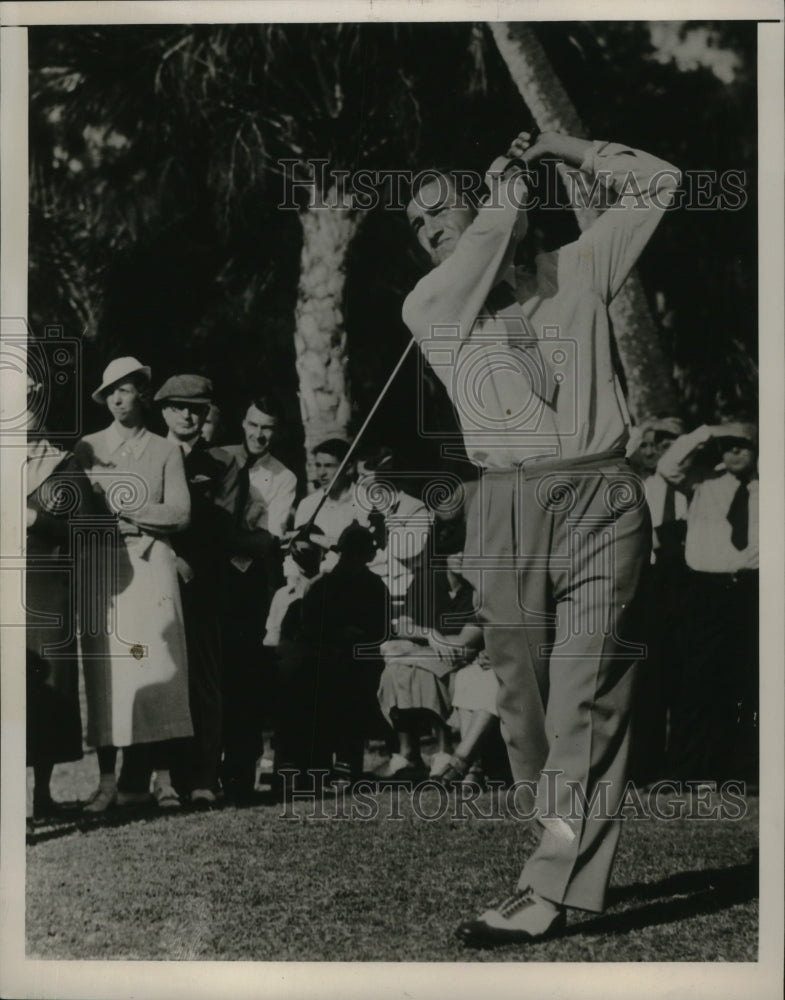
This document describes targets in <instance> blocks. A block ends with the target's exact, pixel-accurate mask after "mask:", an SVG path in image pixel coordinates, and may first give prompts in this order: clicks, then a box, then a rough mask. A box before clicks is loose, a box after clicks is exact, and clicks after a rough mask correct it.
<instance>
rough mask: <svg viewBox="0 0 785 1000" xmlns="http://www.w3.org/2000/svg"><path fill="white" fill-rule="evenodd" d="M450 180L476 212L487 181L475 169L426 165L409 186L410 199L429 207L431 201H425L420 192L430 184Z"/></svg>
mask: <svg viewBox="0 0 785 1000" xmlns="http://www.w3.org/2000/svg"><path fill="white" fill-rule="evenodd" d="M445 181H447V182H449V183H450V184H451V185H452V187H453V188H454V190H455V191H456V192H457V193H458V194H459V195H464V196H465V197H466V200H467V202H468V203H469V205H470V206H471V207H472V208H473V209H474V211H475V212H476V211H477V209H478V208H479V205H480V198H481V197H482V195H483V194H484V193H485V190H486V189H485V182H484V180H483V178H482V177H481V176H480V175H479V174H477V173H476V172H475V171H473V170H451V169H448V168H445V167H439V166H436V167H426V168H425V169H423V170H420V171H418V172H417V173H416V174H415V175H414V177H413V178H412V183H411V186H410V188H409V201H414V202H416V203H417V204H418V205H421V207H423V208H427V207H428V205H429V203H427V202H423V200H422V199H421V197H420V192H421V191H422V189H423V188H424V187H426V186H427V185H428V184H433V183H434V182H436V183H442V184H443V183H444V182H445Z"/></svg>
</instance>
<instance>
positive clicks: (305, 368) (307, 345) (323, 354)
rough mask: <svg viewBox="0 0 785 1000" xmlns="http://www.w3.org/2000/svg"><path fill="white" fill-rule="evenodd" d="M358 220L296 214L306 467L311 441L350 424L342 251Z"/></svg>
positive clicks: (345, 212) (315, 212) (342, 213)
mask: <svg viewBox="0 0 785 1000" xmlns="http://www.w3.org/2000/svg"><path fill="white" fill-rule="evenodd" d="M325 202H326V204H328V205H331V204H332V205H334V204H335V192H333V191H331V192H328V193H327V195H326V196H325ZM362 218H363V215H362V213H359V212H357V211H354V210H352V209H350V208H338V207H333V208H321V209H317V208H306V209H304V210H303V211H302V212H301V213H300V221H301V224H302V229H303V243H302V250H301V253H300V279H299V284H298V286H297V304H296V307H295V331H294V344H295V354H296V367H297V376H298V378H299V383H300V393H299V394H300V413H301V415H302V421H303V430H304V432H305V449H306V465H307V466H310V460H311V449H312V448H313V447H314V445H316V444H318V443H319V442H320V441H324V440H326V439H327V438H330V437H343V438H345V437H346V435H347V431H348V427H349V418H350V416H351V403H350V398H349V389H348V378H347V362H348V358H347V353H346V329H345V327H344V321H343V292H344V285H345V283H346V256H347V252H348V249H349V245H350V244H351V241H352V238H353V237H354V235H355V233H356V232H357V230H358V228H359V226H360V223H361V221H362ZM309 481H310V475H309Z"/></svg>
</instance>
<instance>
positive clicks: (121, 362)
mask: <svg viewBox="0 0 785 1000" xmlns="http://www.w3.org/2000/svg"><path fill="white" fill-rule="evenodd" d="M134 372H141V373H142V374H143V375H144V376H145V378H146V379H147V381H148V382H149V381H150V378H151V376H152V371H151V370H150V368H149V367H148V366H147V365H143V364H142V363H141V361H137V360H136V358H115V359H114V361H110V362H109V364H108V365H107V366H106V368H104V375H103V378H102V379H101V384H100V385H99V386H98V388H97V389H96V390H95V392H94V393H92V398H93V399H94V400H95V402H96V403H105V402H106V400H105V398H104V396H105V393H106V390H107V389H108V388H109V387H110V386H112V385H114V383H115V382H120V381H121V380H122V379H125V378H128V376H129V375H133V374H134Z"/></svg>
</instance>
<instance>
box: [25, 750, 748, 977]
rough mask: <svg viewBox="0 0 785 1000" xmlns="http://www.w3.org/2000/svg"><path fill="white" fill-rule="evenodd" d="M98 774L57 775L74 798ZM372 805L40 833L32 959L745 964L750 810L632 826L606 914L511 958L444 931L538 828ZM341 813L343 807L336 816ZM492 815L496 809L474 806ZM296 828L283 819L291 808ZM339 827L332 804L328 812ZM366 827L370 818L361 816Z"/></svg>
mask: <svg viewBox="0 0 785 1000" xmlns="http://www.w3.org/2000/svg"><path fill="white" fill-rule="evenodd" d="M95 773H96V769H95V760H94V758H93V757H92V755H91V756H90V757H88V758H86V760H85V761H82V762H80V763H79V764H77V765H72V766H69V767H64V766H63V767H60V768H58V769H57V770H56V774H55V781H54V784H53V789H54V793H55V796H56V797H59V798H69V797H70V798H77V797H80V798H85V797H86V796H87V794H88V792H89V791H90V790H91V788H92V787H93V782H94V780H95ZM390 801H391V799H390V795H389V793H387V792H382V793H380V794H379V796H378V802H379V806H380V808H379V810H378V815H376V816H375V817H374V818H371V819H367V820H358V819H337V818H328V819H318V818H315V817H314V816H313V812H314V809H313V806H311V805H309V804H298V805H297V806H295V807H294V812H295V813H296V815H295V817H294V818H288V819H287V818H283V813H284V812H285V811H286V810H285V808H284V807H283V806H282V805H280V804H278V805H275V804H272V803H270V804H261V805H258V806H253V807H251V808H246V809H235V808H229V807H227V808H223V809H219V810H216V811H214V812H211V813H188V812H179V813H177V814H174V815H172V814H167V815H158V814H155V813H150V812H149V811H148V812H144V811H142V812H139V811H137V812H128V811H126V810H115V811H114V812H113V813H110V814H108V816H107V819H106V820H100V819H99V820H89V821H83V820H78V821H76V822H74V821H70V822H68V821H62V822H60V821H58V822H57V823H55V824H52V823H49V824H44V823H41V824H39V823H36V824H35V825H34V826H31V827H30V830H29V833H28V849H27V911H26V914H27V916H26V920H27V952H28V956H29V957H31V958H58V959H73V958H80V959H107V958H116V959H212V960H221V959H244V960H256V961H271V960H275V961H281V960H296V961H310V960H334V961H397V960H401V961H494V962H496V961H521V960H526V961H541V962H548V961H575V962H580V961H722V960H724V961H755V959H756V957H757V919H758V909H757V895H758V871H757V860H756V857H757V852H756V847H757V837H758V808H757V799H756V798H750V799H748V812H747V815H746V816H745V817H744V818H743V819H740V820H735V821H734V820H731V819H722V820H698V819H686V818H682V819H677V820H670V821H656V820H653V819H647V820H635V821H630V822H628V823H627V824H626V828H625V831H624V833H623V836H622V840H621V845H620V848H619V852H618V855H617V863H616V868H615V871H614V879H613V884H612V888H611V894H610V898H609V906H608V908H607V910H606V912H605V913H603V914H601V915H597V914H588V913H586V914H577V913H573V914H572V915H571V919H570V924H569V926H568V929H567V934H566V936H565V937H564V938H561V939H559V940H557V941H550V942H544V943H543V944H541V945H537V946H534V947H531V948H529V949H525V950H522V949H521V948H520V947H515V946H509V947H506V948H502V949H496V950H495V951H492V952H491V951H487V952H486V951H479V952H476V951H467V950H464V948H463V947H462V946H461V945H459V944H458V943H457V942H454V941H453V939H452V932H453V929H454V926H455V924H456V923H457V922H458V921H459V920H461V919H464V918H466V917H471V916H473V915H474V914H475V913H476V912H478V911H480V910H481V909H483V908H484V906H485V905H486V904H487V903H488V902H489V901H490V900H491V899H492V898H493V897H494V896H496V895H497V894H506V892H507V891H508V890H509V889H510V888H511V887H512V886H513V885H514V883H515V880H516V879H517V875H518V872H519V870H520V867H521V864H522V862H523V860H524V859H525V856H526V854H527V851H528V850H529V848H530V847H531V846H532V844H533V843H534V842H535V838H536V835H537V834H536V829H535V826H534V824H533V823H531V822H523V821H517V820H514V819H512V818H506V819H503V820H499V819H478V818H465V819H456V818H454V817H453V816H452V815H451V814H452V812H453V810H451V809H445V808H442V809H440V804H441V803H440V800H439V798H438V793H437V792H435V791H430V792H428V793H426V795H425V796H424V797H423V798H422V800H420V801H419V805H420V806H421V810H420V811H421V812H422V811H429V812H432V813H440V815H439V818H437V819H435V820H432V821H428V820H425V819H423V818H420V817H419V816H418V815H417V813H416V811H415V809H414V808H413V803H412V799H411V797H407V796H402V797H401V799H400V814H401V818H400V819H390V818H389V814H390V812H391V809H390ZM349 802H350V800H349V799H347V800H346V805H347V808H348V805H349ZM477 805H478V807H479V808H480V809H481V810H482V811H483V812H484V813H486V814H488V813H491V811H492V810H491V797H490V796H489V795H488V794H487V793H486V794H485V795H484V796H483V797H482V798H480V799H479V800H478V801H477ZM289 811H290V812H291V807H290V809H289ZM325 811H326V812H327V813H328V815H334V813H335V811H336V807H335V804H334V801H333V800H328V801H327V803H326V804H325ZM363 811H364V812H370V808H369V807H368V806H364V807H363Z"/></svg>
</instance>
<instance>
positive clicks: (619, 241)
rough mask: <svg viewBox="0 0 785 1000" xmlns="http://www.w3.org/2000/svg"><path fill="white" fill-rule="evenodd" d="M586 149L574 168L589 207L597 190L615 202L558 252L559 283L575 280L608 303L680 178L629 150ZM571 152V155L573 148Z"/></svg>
mask: <svg viewBox="0 0 785 1000" xmlns="http://www.w3.org/2000/svg"><path fill="white" fill-rule="evenodd" d="M557 138H558V137H557ZM562 138H564V139H565V140H569V141H570V142H574V143H578V142H580V141H581V140H572V139H570V137H566V136H565V137H562ZM587 145H588V148H587V149H586V151H585V154H584V157H583V159H582V160H581V162H580V164H579V166H580V169H581V172H582V175H585V176H588V177H590V178H592V181H591V188H592V193H591V197H590V199H589V201H590V203H591V202H592V201H593V200H594V198H595V197H596V194H594V193H593V192H597V193H599V192H600V189H601V187H603V186H604V187H608V188H610V189H611V191H613V192H615V195H616V196H617V200H616V202H615V203H614V204H613V205H611V207H610V208H608V209H607V210H606V211H604V212H603V213H602V214H601V215H600V217H599V219H598V220H597V221H596V222H595V223H594V225H592V226H591V227H590V228H589V229H587V230H586V231H585V232H584V233H583V234H582V235H581V237H580V238H579V239H578V240H576V242H575V243H572V244H570V245H569V246H567V247H563V248H562V250H561V251H560V254H559V273H560V284H561V282H562V281H566V280H569V279H575V278H576V277H577V278H579V279H580V280H581V281H582V282H583V283H588V284H591V285H592V286H593V287H594V288H595V290H596V291H597V292H598V293H599V294H600V295H601V296H602V298H603V299H604V300H605V301H607V302H610V300H611V299H612V298H613V297H614V296H615V295H616V294H617V293H618V291H619V289H620V288H621V286H622V285H623V284H624V281H625V280H626V278H627V275H628V274H629V273H630V271H631V270H632V268H633V266H634V265H635V262H636V261H637V259H638V257H639V256H640V255H641V253H642V251H643V249H644V247H645V246H646V244H647V243H648V241H649V239H650V238H651V236H652V234H653V233H654V230H655V229H656V228H657V226H658V225H659V223H660V222H661V221H662V218H663V215H664V213H665V211H666V210H667V209H668V208H669V207H670V205H671V204H672V202H673V198H674V192H675V190H676V188H677V187H678V185H679V182H680V180H681V174H680V173H679V171H678V170H677V169H676V167H674V166H672V165H671V164H670V163H667V162H666V161H665V160H660V159H659V158H658V157H656V156H651V155H650V154H649V153H644V152H642V151H641V150H637V149H632V148H630V147H629V146H622V145H619V144H618V143H603V142H593V143H588V144H587ZM572 152H573V153H574V154H577V152H578V147H577V145H576V146H575V147H574V149H572ZM570 162H572V163H574V162H575V161H574V159H572V160H571V161H570ZM595 179H596V183H595Z"/></svg>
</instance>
